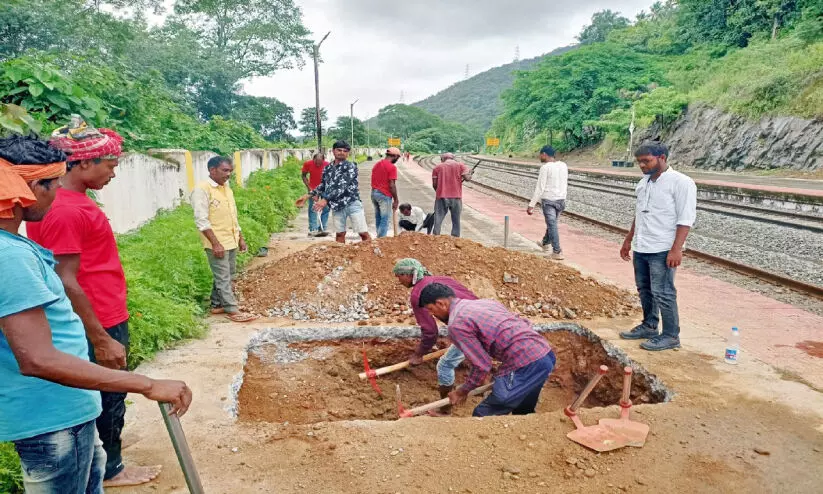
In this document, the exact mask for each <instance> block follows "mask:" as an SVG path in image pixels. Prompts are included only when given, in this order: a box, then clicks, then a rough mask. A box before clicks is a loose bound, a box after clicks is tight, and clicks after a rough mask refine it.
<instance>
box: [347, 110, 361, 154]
mask: <svg viewBox="0 0 823 494" xmlns="http://www.w3.org/2000/svg"><path fill="white" fill-rule="evenodd" d="M358 101H360V99H359V98H358V99H356V100H354V101H353V102H352V104H351V105H349V108H350V110H351V113H350V115H349V123H350V124H351V143H350V144H351V147H352V148H354V104H355V103H357V102H358Z"/></svg>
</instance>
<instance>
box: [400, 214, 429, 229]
mask: <svg viewBox="0 0 823 494" xmlns="http://www.w3.org/2000/svg"><path fill="white" fill-rule="evenodd" d="M398 225H400V228H402V229H404V230H407V231H410V232H416V231H417V224H416V223H412V222H411V221H409V220H400V221H399V222H398ZM433 226H434V213H429V214H427V215H426V219H425V220H423V228H425V229H426V233H431V232H432V227H433Z"/></svg>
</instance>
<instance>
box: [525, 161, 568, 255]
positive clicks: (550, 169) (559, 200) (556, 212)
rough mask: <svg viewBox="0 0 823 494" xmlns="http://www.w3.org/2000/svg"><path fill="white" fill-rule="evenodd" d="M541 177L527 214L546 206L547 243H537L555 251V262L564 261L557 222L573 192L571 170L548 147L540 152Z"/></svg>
mask: <svg viewBox="0 0 823 494" xmlns="http://www.w3.org/2000/svg"><path fill="white" fill-rule="evenodd" d="M540 162H541V163H543V166H541V167H540V175H539V176H538V177H537V185H536V186H535V187H534V194H533V195H532V200H531V201H530V202H529V207H528V208H527V209H526V213H528V214H529V215H531V214H533V213H534V206H535V205H536V204H537V203H538V202H540V204H541V205H542V206H543V218H545V220H546V234H545V235H543V240H542V241H539V242H537V244H538V245H540V247H541V248H542V249H543V251H544V252H549V251H550V250H552V251H553V253H552V259H557V260H561V259H564V256H563V250H562V249H561V248H560V233H559V232H558V231H557V223H558V222H559V221H560V213H562V212H563V210H564V209H566V194H567V192H568V189H569V167H568V166H567V165H566V163H564V162H562V161H557V160H556V159H555V152H554V148H553V147H551V146H544V147H543V149H541V150H540Z"/></svg>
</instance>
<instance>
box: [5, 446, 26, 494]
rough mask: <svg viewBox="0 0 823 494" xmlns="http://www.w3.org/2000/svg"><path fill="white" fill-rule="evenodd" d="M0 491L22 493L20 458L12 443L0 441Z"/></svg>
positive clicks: (8, 493) (6, 493)
mask: <svg viewBox="0 0 823 494" xmlns="http://www.w3.org/2000/svg"><path fill="white" fill-rule="evenodd" d="M0 492H2V493H5V494H22V493H23V473H22V472H21V471H20V459H19V458H18V456H17V451H15V450H14V445H12V444H11V443H0Z"/></svg>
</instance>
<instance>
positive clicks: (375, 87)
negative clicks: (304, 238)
mask: <svg viewBox="0 0 823 494" xmlns="http://www.w3.org/2000/svg"><path fill="white" fill-rule="evenodd" d="M296 1H297V3H298V5H299V6H300V7H301V9H302V10H303V14H304V23H305V24H306V26H307V27H308V28H309V29H310V30H312V31H313V32H314V33H315V36H316V38H318V39H319V38H320V37H322V36H323V35H324V34H325V33H326V32H327V31H331V35H330V36H329V38H328V40H327V41H326V42H325V43H324V44H323V46H322V47H321V52H322V58H323V62H324V63H322V64H321V66H320V79H321V81H320V85H321V106H322V107H324V108H327V109H328V112H329V117H330V120H331V121H332V122H333V121H334V119H336V117H337V116H339V115H348V113H349V103H351V102H352V101H354V100H355V99H358V98H359V99H360V101H359V102H358V103H357V105H356V106H355V116H358V117H360V118H366V117H367V116H374V115H375V114H376V113H377V110H378V109H380V108H382V107H383V106H386V105H389V104H393V103H398V102H399V101H400V93H401V91H402V92H403V93H404V100H405V102H406V103H412V102H415V101H419V100H422V99H424V98H426V97H428V96H430V95H432V94H434V93H436V92H438V91H440V90H442V89H445V88H446V87H448V86H450V85H451V84H453V83H455V82H457V81H460V80H461V79H463V77H464V73H465V70H466V66H467V65H468V66H469V72H470V75H475V74H477V73H479V72H482V71H484V70H488V69H490V68H492V67H496V66H498V65H502V64H505V63H508V62H511V61H512V60H513V58H514V54H515V47H519V48H520V56H521V58H531V57H535V56H538V55H542V54H544V53H547V52H549V51H551V50H553V49H555V48H558V47H560V46H565V45H568V44H570V43H573V42H574V37H575V36H576V35H577V34H578V33H579V32H580V30H581V29H582V28H583V26H584V25H585V24H587V23H588V20H589V19H590V18H591V15H592V14H593V13H594V12H596V11H599V10H603V9H606V8H608V9H611V10H615V11H620V12H622V13H623V15H625V16H626V17H629V18H631V17H633V16H634V15H635V14H636V13H637V12H639V11H640V10H642V9H644V8H645V9H647V8H648V6H649V5H651V3H652V1H651V0H615V1H612V2H609V1H607V0H580V1H578V2H546V1H545V0H543V1H538V0H515V1H510V2H501V1H499V0H417V1H411V2H386V1H385V0H302V1H301V0H296ZM245 89H246V92H248V93H249V94H253V95H257V96H273V97H276V98H278V99H280V100H282V101H283V102H285V103H286V104H288V105H290V106H293V107H294V108H295V112H296V113H297V114H299V112H300V110H301V109H303V108H305V107H309V106H314V71H313V67H312V63H311V60H309V61H308V63H307V65H306V67H304V68H303V69H299V70H298V69H294V70H289V71H283V72H280V73H277V74H275V75H274V76H271V77H264V78H256V79H254V80H251V81H248V82H247V83H246V84H245Z"/></svg>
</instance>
